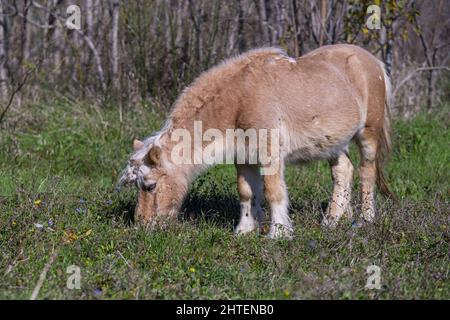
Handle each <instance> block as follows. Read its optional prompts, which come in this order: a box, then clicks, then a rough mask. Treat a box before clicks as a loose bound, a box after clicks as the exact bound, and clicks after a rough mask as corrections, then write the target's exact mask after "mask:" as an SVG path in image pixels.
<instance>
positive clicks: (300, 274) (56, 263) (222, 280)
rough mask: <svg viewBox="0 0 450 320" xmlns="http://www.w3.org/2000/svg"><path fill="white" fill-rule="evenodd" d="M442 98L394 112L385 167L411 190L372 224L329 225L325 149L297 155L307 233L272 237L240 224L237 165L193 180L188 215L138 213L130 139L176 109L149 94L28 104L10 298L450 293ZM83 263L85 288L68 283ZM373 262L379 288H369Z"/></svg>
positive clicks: (5, 150)
mask: <svg viewBox="0 0 450 320" xmlns="http://www.w3.org/2000/svg"><path fill="white" fill-rule="evenodd" d="M436 109H439V110H440V111H439V112H434V113H433V114H419V115H417V116H416V117H415V118H413V119H410V120H396V121H395V123H394V129H395V137H394V140H395V147H394V154H393V155H392V159H391V162H390V164H389V166H388V167H387V173H388V177H389V181H390V184H391V186H392V189H393V191H394V192H395V193H396V194H397V195H398V197H399V198H400V201H399V203H394V202H391V201H387V200H385V199H383V198H382V197H381V196H379V197H378V208H379V210H378V218H377V221H376V222H375V223H374V224H372V225H369V226H364V227H355V226H354V225H352V223H351V221H343V222H342V223H341V225H340V226H339V227H338V228H337V229H336V230H323V229H322V228H321V227H320V219H321V216H322V214H323V211H324V209H325V206H326V203H327V200H328V197H329V194H330V190H331V176H330V172H329V168H328V165H327V164H326V163H325V162H316V163H312V164H310V165H308V166H304V167H288V169H287V173H286V176H287V182H288V187H289V193H290V203H291V204H290V206H291V208H290V213H291V216H292V218H293V221H294V224H295V228H296V229H295V239H294V240H293V241H286V240H282V241H273V240H267V239H265V238H264V237H262V236H259V235H256V234H253V235H249V236H239V237H237V236H235V235H233V233H232V230H233V226H234V224H235V223H236V222H237V221H236V220H237V218H238V211H239V203H238V196H237V191H236V184H235V169H234V167H233V166H219V167H216V168H213V169H212V170H210V171H208V172H207V173H205V174H204V175H202V176H201V177H199V178H198V179H197V180H196V181H195V183H194V184H193V186H192V189H191V191H190V193H189V195H188V197H187V199H186V203H185V205H184V214H183V215H182V217H180V222H179V223H178V224H174V225H172V226H169V227H168V228H167V229H160V230H153V231H151V232H150V231H148V230H145V229H144V228H142V227H140V226H137V225H135V224H133V223H132V222H131V221H130V216H131V215H132V213H133V210H134V204H135V197H136V192H135V190H134V189H129V190H126V191H124V192H122V193H118V192H116V191H115V188H114V184H115V182H116V180H117V177H118V173H119V172H120V170H121V169H122V167H123V166H124V164H125V162H126V159H127V155H128V153H129V152H130V151H131V141H132V139H133V138H134V137H141V138H142V137H144V136H146V135H149V134H150V133H151V132H152V131H154V130H156V129H158V128H159V126H160V124H161V123H162V120H163V119H164V117H163V116H162V115H161V114H159V113H158V112H155V111H153V109H152V108H151V106H148V105H144V106H140V107H136V108H134V109H133V112H131V111H130V112H126V110H125V111H124V113H123V116H122V121H120V119H121V117H120V116H119V112H118V111H117V108H113V107H110V108H106V109H105V110H101V111H99V110H97V109H94V108H92V107H89V106H84V105H81V104H76V105H74V103H69V102H61V103H55V104H54V105H52V106H45V107H44V106H42V105H33V106H28V107H26V108H24V111H23V112H24V113H23V115H22V117H21V118H17V119H14V117H13V118H12V119H9V121H8V122H7V124H4V125H3V127H2V128H1V129H0V130H1V131H0V150H1V152H0V251H1V252H0V279H1V280H0V298H3V299H13V298H19V299H28V298H30V296H31V295H32V293H33V290H35V289H36V290H35V295H36V297H37V298H38V299H135V298H137V299H173V298H175V299H200V298H206V299H210V298H211V299H212V298H215V299H433V298H438V299H450V279H449V277H450V257H449V252H450V246H449V243H450V215H449V213H450V191H449V181H450V148H449V141H450V118H449V111H450V108H449V107H448V106H439V108H436ZM355 151H356V150H352V152H351V156H352V159H353V161H354V163H355V164H356V162H357V161H358V160H357V159H358V157H357V156H356V155H357V153H356V152H355ZM355 172H356V175H355V186H354V189H353V190H354V195H353V198H354V203H355V208H356V209H357V208H358V201H357V200H358V192H357V188H358V182H357V181H358V179H357V170H356V171H355ZM71 265H75V266H78V267H79V268H80V272H81V273H80V274H81V282H80V289H69V288H68V287H67V285H66V284H67V280H68V278H69V277H71V273H67V271H68V270H67V268H68V267H69V266H71ZM370 265H377V266H379V268H380V271H381V273H380V275H381V288H380V289H367V288H365V285H366V281H367V279H368V277H369V274H368V273H366V271H367V267H368V266H370ZM69 271H70V270H69Z"/></svg>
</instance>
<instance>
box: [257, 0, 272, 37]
mask: <svg viewBox="0 0 450 320" xmlns="http://www.w3.org/2000/svg"><path fill="white" fill-rule="evenodd" d="M259 21H260V24H261V32H262V38H263V41H264V44H265V45H270V44H271V43H270V33H269V23H268V22H267V6H266V0H259Z"/></svg>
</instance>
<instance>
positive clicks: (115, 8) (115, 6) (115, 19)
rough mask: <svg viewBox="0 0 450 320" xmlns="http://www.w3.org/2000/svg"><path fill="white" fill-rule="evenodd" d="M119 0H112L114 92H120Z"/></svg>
mask: <svg viewBox="0 0 450 320" xmlns="http://www.w3.org/2000/svg"><path fill="white" fill-rule="evenodd" d="M119 9H120V8H119V0H112V30H111V38H112V39H111V60H112V69H111V77H112V84H113V89H114V93H115V94H116V93H118V92H119V90H120V88H119V86H120V81H119Z"/></svg>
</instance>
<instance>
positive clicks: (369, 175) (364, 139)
mask: <svg viewBox="0 0 450 320" xmlns="http://www.w3.org/2000/svg"><path fill="white" fill-rule="evenodd" d="M377 136H378V135H377V133H376V131H375V130H371V128H369V127H366V128H364V129H362V130H361V132H360V133H359V134H358V136H357V139H356V142H357V144H358V146H359V149H360V153H361V163H360V173H359V176H360V179H361V215H362V218H363V219H364V220H365V221H367V222H372V221H373V220H374V219H375V188H376V187H375V185H376V175H377V168H376V162H375V160H376V156H377V150H378V148H377V147H378V139H377Z"/></svg>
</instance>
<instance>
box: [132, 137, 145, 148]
mask: <svg viewBox="0 0 450 320" xmlns="http://www.w3.org/2000/svg"><path fill="white" fill-rule="evenodd" d="M143 145H144V143H143V142H142V141H141V140H138V139H134V141H133V150H134V151H137V150H139V149H140V148H142V146H143Z"/></svg>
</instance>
